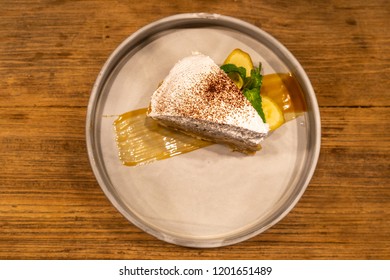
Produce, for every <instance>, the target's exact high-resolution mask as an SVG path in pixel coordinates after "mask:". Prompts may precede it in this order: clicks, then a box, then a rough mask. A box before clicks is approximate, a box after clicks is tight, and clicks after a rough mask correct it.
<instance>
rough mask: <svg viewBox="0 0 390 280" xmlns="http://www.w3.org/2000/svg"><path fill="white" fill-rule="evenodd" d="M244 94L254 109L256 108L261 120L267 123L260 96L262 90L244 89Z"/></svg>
mask: <svg viewBox="0 0 390 280" xmlns="http://www.w3.org/2000/svg"><path fill="white" fill-rule="evenodd" d="M243 94H244V96H245V97H246V98H247V99H248V100H249V102H250V103H251V104H252V106H253V108H255V110H256V111H257V113H258V114H259V116H260V118H261V119H262V120H263V122H264V123H265V115H264V112H263V106H262V99H261V96H260V89H258V88H253V89H244V90H243Z"/></svg>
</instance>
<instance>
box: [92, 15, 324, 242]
mask: <svg viewBox="0 0 390 280" xmlns="http://www.w3.org/2000/svg"><path fill="white" fill-rule="evenodd" d="M234 48H241V49H243V50H245V51H246V52H248V53H249V54H250V55H251V57H252V59H253V61H254V63H255V64H257V63H258V62H262V65H263V70H264V74H269V73H275V72H282V73H287V72H291V73H293V74H294V75H295V77H296V78H297V80H298V82H299V83H300V85H301V87H302V88H303V91H304V95H305V99H306V103H307V108H308V110H307V112H306V113H305V114H304V115H303V116H301V117H299V118H297V119H295V120H293V121H289V122H288V123H286V124H284V125H283V126H282V127H280V128H279V129H278V130H276V131H275V132H274V133H273V134H272V135H271V136H270V137H268V138H267V139H266V140H265V142H264V143H263V144H262V146H263V149H262V150H261V151H260V152H258V153H256V155H255V156H245V155H242V154H240V153H234V152H231V151H230V150H229V149H227V148H226V147H224V146H221V145H212V146H209V147H207V148H203V149H199V150H196V151H194V152H190V153H188V154H184V155H180V156H177V157H173V158H170V159H166V160H161V161H157V162H154V163H151V164H147V165H142V166H135V167H128V166H124V165H122V163H121V161H120V160H119V158H118V150H117V147H116V143H115V134H114V129H113V121H114V120H115V119H116V118H117V116H118V115H120V114H122V113H124V112H127V111H131V110H134V109H138V108H144V107H147V106H148V103H149V100H150V96H151V94H152V92H153V91H154V90H155V89H156V87H157V85H158V84H159V82H160V81H161V80H162V79H163V78H164V77H165V76H166V75H167V73H168V71H169V70H170V68H172V66H173V65H174V64H175V63H176V62H177V61H178V60H179V59H181V58H183V57H185V56H188V55H190V54H191V53H192V52H193V51H198V52H201V53H204V54H206V55H208V56H210V57H211V58H212V59H214V61H216V63H222V62H223V60H224V58H225V57H226V55H227V54H228V53H230V52H231V51H232V49H234ZM86 135H87V147H88V155H89V158H90V162H91V165H92V169H93V171H94V173H95V176H96V178H97V180H98V182H99V184H100V186H101V188H102V190H103V191H104V193H105V194H106V195H107V197H108V198H109V200H110V201H111V202H112V204H113V205H114V206H115V207H116V208H117V209H118V210H119V211H120V212H121V213H122V214H123V215H124V216H125V217H126V218H127V219H128V220H129V221H130V222H132V223H133V224H135V225H136V226H138V227H140V228H141V229H143V230H144V231H146V232H148V233H150V234H152V235H154V236H155V237H157V238H159V239H161V240H164V241H167V242H170V243H174V244H178V245H183V246H190V247H218V246H225V245H229V244H234V243H237V242H240V241H243V240H246V239H248V238H250V237H253V236H255V235H256V234H259V233H261V232H263V231H264V230H266V229H268V228H269V227H271V226H272V225H274V224H275V223H277V222H278V221H280V220H281V219H282V218H283V217H284V216H285V215H286V214H287V213H288V212H289V211H290V210H291V209H292V208H293V207H294V205H295V204H296V203H297V202H298V200H299V198H300V197H301V196H302V194H303V192H304V191H305V189H306V187H307V185H308V183H309V181H310V179H311V177H312V174H313V172H314V169H315V166H316V163H317V159H318V155H319V149H320V135H321V132H320V116H319V110H318V105H317V101H316V97H315V94H314V91H313V89H312V86H311V84H310V81H309V79H308V78H307V76H306V73H305V72H304V70H303V69H302V67H301V66H300V64H299V63H298V61H297V60H296V59H295V58H294V57H293V56H292V54H291V53H290V52H289V51H288V50H287V49H286V48H285V47H283V46H282V45H281V44H280V43H279V42H278V41H277V40H275V39H274V38H273V37H271V36H270V35H269V34H267V33H265V32H264V31H262V30H260V29H259V28H257V27H255V26H253V25H250V24H248V23H246V22H243V21H241V20H238V19H235V18H231V17H226V16H222V15H215V14H213V15H211V14H181V15H175V16H171V17H168V18H164V19H162V20H159V21H157V22H154V23H151V24H149V25H147V26H146V27H144V28H142V29H140V30H139V31H137V32H136V33H134V34H132V35H131V36H130V37H129V38H127V39H126V40H125V41H124V42H123V43H122V44H121V45H120V46H119V47H118V48H117V49H116V50H115V51H114V52H113V53H112V55H111V56H110V58H109V59H108V60H107V62H106V64H105V65H104V67H103V69H102V71H101V72H100V74H99V76H98V78H97V80H96V83H95V86H94V88H93V90H92V95H91V99H90V102H89V106H88V113H87V126H86Z"/></svg>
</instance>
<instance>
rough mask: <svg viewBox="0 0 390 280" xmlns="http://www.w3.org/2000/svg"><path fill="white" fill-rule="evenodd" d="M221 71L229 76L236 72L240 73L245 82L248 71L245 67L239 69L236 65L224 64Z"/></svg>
mask: <svg viewBox="0 0 390 280" xmlns="http://www.w3.org/2000/svg"><path fill="white" fill-rule="evenodd" d="M221 69H222V70H223V71H225V73H226V74H229V73H232V72H236V73H238V74H239V75H240V76H241V78H242V79H243V80H244V81H245V79H246V70H245V68H244V67H237V66H236V65H234V64H224V65H222V66H221Z"/></svg>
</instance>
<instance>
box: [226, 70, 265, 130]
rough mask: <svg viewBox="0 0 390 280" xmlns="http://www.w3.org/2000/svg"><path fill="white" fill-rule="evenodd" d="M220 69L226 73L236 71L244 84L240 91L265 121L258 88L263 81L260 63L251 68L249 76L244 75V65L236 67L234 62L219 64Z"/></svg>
mask: <svg viewBox="0 0 390 280" xmlns="http://www.w3.org/2000/svg"><path fill="white" fill-rule="evenodd" d="M221 69H222V70H223V71H225V73H226V74H229V73H233V72H234V73H238V74H239V75H240V76H241V78H242V80H243V81H244V85H243V87H242V93H243V94H244V96H245V97H246V98H247V99H248V100H249V102H250V103H251V104H252V106H253V108H255V110H256V111H257V113H258V114H259V116H260V117H261V119H262V120H263V122H264V123H265V122H266V121H265V115H264V112H263V107H262V100H261V96H260V88H261V85H262V83H263V76H262V75H261V73H260V71H261V63H259V67H255V68H253V69H252V70H251V73H250V76H249V77H247V76H246V70H245V68H244V67H237V66H236V65H234V64H224V65H222V66H221Z"/></svg>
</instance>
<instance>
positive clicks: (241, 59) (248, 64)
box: [223, 49, 254, 77]
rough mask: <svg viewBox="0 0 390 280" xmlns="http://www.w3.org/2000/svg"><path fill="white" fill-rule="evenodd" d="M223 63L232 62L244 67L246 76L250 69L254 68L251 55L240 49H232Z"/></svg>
mask: <svg viewBox="0 0 390 280" xmlns="http://www.w3.org/2000/svg"><path fill="white" fill-rule="evenodd" d="M223 64H234V65H236V66H237V67H244V68H245V70H246V76H247V77H248V76H250V75H251V70H252V69H253V68H254V67H253V62H252V58H251V56H250V55H249V54H248V53H246V52H244V51H243V50H241V49H234V50H233V51H232V52H231V53H230V54H229V55H228V56H227V58H226V59H225V61H224V62H223Z"/></svg>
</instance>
